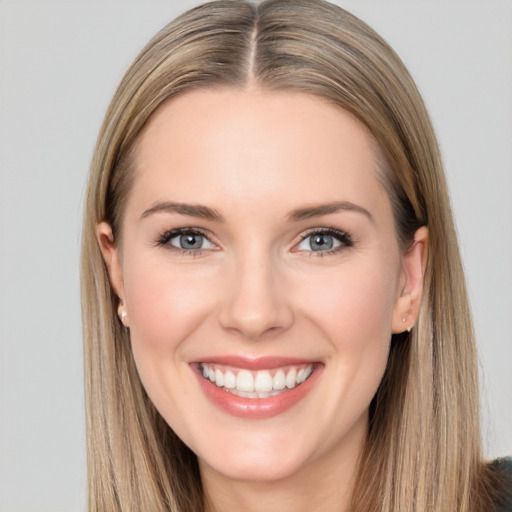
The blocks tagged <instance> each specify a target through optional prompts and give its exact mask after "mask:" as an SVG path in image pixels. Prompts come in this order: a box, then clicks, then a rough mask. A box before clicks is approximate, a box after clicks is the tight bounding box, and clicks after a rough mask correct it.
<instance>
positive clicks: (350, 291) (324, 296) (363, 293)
mask: <svg viewBox="0 0 512 512" xmlns="http://www.w3.org/2000/svg"><path fill="white" fill-rule="evenodd" d="M386 270H387V272H385V271H382V269H381V267H380V266H376V265H367V266H365V267H364V268H360V267H358V268H355V266H354V267H349V266H347V267H346V268H344V269H342V270H341V271H340V270H338V269H335V270H334V271H333V272H330V273H325V275H323V276H318V275H317V276H316V278H315V280H314V282H313V281H311V282H308V283H305V286H301V287H300V289H298V290H296V292H295V295H296V296H297V297H299V298H298V300H299V301H301V303H302V309H303V314H304V315H305V316H309V317H310V318H311V320H312V321H313V322H315V323H318V324H319V326H320V327H323V330H325V331H327V333H328V334H329V338H330V339H332V340H333V343H334V342H335V340H343V343H344V344H347V345H348V346H350V345H356V346H358V347H360V346H361V343H363V344H366V343H371V342H372V340H375V341H378V340H379V339H386V340H388V339H389V338H390V336H391V319H392V313H393V307H394V302H395V295H396V291H395V289H396V278H395V276H394V275H393V272H390V271H389V267H387V269H386Z"/></svg>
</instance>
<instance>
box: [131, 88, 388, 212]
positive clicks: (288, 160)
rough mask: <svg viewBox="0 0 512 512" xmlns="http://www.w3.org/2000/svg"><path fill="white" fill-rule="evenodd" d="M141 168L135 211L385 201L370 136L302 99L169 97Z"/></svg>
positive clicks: (241, 94)
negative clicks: (156, 206)
mask: <svg viewBox="0 0 512 512" xmlns="http://www.w3.org/2000/svg"><path fill="white" fill-rule="evenodd" d="M135 167H136V177H135V186H134V188H133V191H132V196H134V197H133V199H137V201H136V202H137V203H139V204H138V205H136V206H137V207H138V208H147V206H148V204H147V203H148V202H151V201H159V200H179V201H186V202H196V203H203V204H209V203H211V202H212V201H213V202H215V201H216V200H219V201H227V200H229V201H231V202H233V203H237V204H239V205H240V207H243V206H244V205H247V204H250V203H253V206H254V205H255V204H256V203H257V202H258V201H259V202H261V201H265V202H268V201H271V202H273V203H276V202H277V204H281V205H282V206H283V207H293V206H295V204H296V203H297V202H302V203H311V202H316V201H318V200H322V201H337V200H351V201H354V202H362V203H371V202H372V201H375V200H376V199H377V197H380V198H381V196H382V195H383V194H384V195H385V193H384V191H383V189H382V187H381V185H380V182H379V180H378V178H377V176H378V169H377V158H376V145H375V143H374V141H373V139H372V137H371V136H370V135H369V133H368V130H367V129H366V128H365V127H364V126H363V125H362V124H361V123H360V122H359V121H358V120H357V119H355V118H354V117H353V116H352V115H351V114H349V113H348V112H346V111H344V110H342V109H340V108H338V107H335V106H333V105H331V104H329V103H327V101H325V100H323V99H320V98H317V97H315V96H311V95H307V94H304V93H296V92H268V91H262V90H239V89H227V88H226V89H220V90H197V91H193V92H188V93H185V94H183V95H181V96H179V97H177V98H175V99H172V100H170V101H168V102H167V103H165V104H164V105H162V106H161V107H160V108H159V109H158V110H157V111H156V112H155V114H154V115H153V116H152V117H151V119H150V121H149V123H148V125H147V127H146V129H145V131H144V133H143V134H142V136H141V139H140V141H139V144H138V148H137V154H136V166H135ZM345 196H350V197H345ZM143 203H144V204H143Z"/></svg>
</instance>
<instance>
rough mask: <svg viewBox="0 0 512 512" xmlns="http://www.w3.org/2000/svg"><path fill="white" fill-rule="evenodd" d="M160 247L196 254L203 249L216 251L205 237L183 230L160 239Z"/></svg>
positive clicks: (171, 232)
mask: <svg viewBox="0 0 512 512" xmlns="http://www.w3.org/2000/svg"><path fill="white" fill-rule="evenodd" d="M158 242H159V244H160V245H167V246H168V247H169V246H170V248H171V249H177V250H182V251H191V252H196V251H200V250H202V249H215V245H213V244H212V243H211V242H210V240H208V238H206V236H205V235H203V234H202V233H200V232H197V231H193V230H190V229H181V230H175V231H170V232H168V233H165V234H164V235H163V236H162V237H161V238H160V239H159V241H158Z"/></svg>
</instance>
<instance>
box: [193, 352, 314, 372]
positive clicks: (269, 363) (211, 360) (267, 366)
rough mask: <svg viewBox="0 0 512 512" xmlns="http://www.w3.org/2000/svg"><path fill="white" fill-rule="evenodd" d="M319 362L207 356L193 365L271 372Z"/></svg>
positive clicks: (279, 357) (281, 357)
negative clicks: (200, 364)
mask: <svg viewBox="0 0 512 512" xmlns="http://www.w3.org/2000/svg"><path fill="white" fill-rule="evenodd" d="M316 362H318V361H317V360H313V359H304V358H298V357H283V356H263V357H251V356H237V355H224V356H206V357H204V358H202V359H194V360H193V361H191V362H190V363H191V364H199V363H208V364H218V365H224V366H232V367H235V368H241V369H246V370H271V369H273V368H280V367H282V366H288V365H299V364H313V363H316Z"/></svg>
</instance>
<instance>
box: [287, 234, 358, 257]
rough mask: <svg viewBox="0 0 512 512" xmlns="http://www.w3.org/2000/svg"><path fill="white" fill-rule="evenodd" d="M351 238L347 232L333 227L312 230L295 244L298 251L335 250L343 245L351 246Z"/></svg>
mask: <svg viewBox="0 0 512 512" xmlns="http://www.w3.org/2000/svg"><path fill="white" fill-rule="evenodd" d="M352 245H353V242H352V239H351V238H350V236H349V235H348V234H347V233H344V232H343V231H338V230H334V229H324V230H318V231H314V232H312V233H309V234H307V235H304V236H303V238H302V242H300V243H299V245H298V246H297V250H299V251H311V252H319V253H321V252H336V251H337V250H339V249H342V248H343V247H351V246H352Z"/></svg>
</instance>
